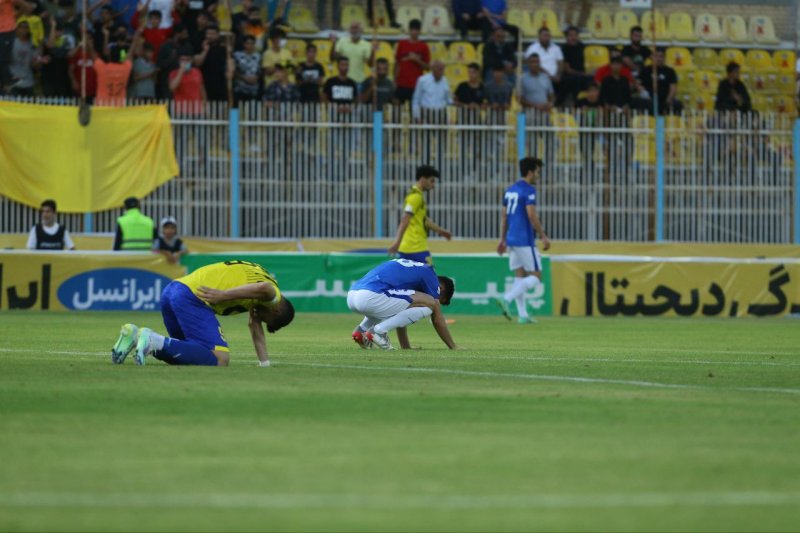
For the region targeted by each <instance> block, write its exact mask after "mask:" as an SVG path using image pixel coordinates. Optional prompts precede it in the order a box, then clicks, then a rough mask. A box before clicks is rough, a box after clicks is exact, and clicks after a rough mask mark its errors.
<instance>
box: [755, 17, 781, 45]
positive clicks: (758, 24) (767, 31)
mask: <svg viewBox="0 0 800 533" xmlns="http://www.w3.org/2000/svg"><path fill="white" fill-rule="evenodd" d="M750 36H751V37H752V38H753V40H754V41H755V42H757V43H759V44H779V43H780V42H781V40H780V39H778V36H777V35H775V26H774V25H773V24H772V19H771V18H769V17H767V16H765V15H757V16H753V17H750Z"/></svg>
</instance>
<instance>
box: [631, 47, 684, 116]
mask: <svg viewBox="0 0 800 533" xmlns="http://www.w3.org/2000/svg"><path fill="white" fill-rule="evenodd" d="M653 62H654V63H655V65H656V76H658V94H657V95H656V96H657V98H658V112H659V114H665V113H680V112H681V111H682V110H683V104H682V103H681V102H680V100H678V99H677V98H675V97H676V95H677V94H678V75H677V74H676V73H675V70H674V69H673V68H672V67H668V66H666V65H665V64H664V50H663V49H660V48H659V49H658V50H656V53H655V54H654V55H653ZM639 81H640V82H641V84H642V88H643V89H644V90H645V91H647V92H648V93H649V94H650V96H651V98H652V95H653V93H654V91H653V88H654V87H653V86H654V83H653V69H651V68H646V69H644V70H642V71H641V72H640V73H639Z"/></svg>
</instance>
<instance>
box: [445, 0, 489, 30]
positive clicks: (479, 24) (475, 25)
mask: <svg viewBox="0 0 800 533" xmlns="http://www.w3.org/2000/svg"><path fill="white" fill-rule="evenodd" d="M453 16H455V18H456V29H457V30H458V32H459V33H460V34H461V40H466V39H467V32H468V31H470V30H483V25H484V22H485V17H484V15H483V7H482V6H481V0H453Z"/></svg>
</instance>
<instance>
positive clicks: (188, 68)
mask: <svg viewBox="0 0 800 533" xmlns="http://www.w3.org/2000/svg"><path fill="white" fill-rule="evenodd" d="M193 59H194V52H193V51H192V49H191V47H186V48H183V49H181V51H180V52H179V53H178V68H176V69H175V70H173V71H172V72H170V74H169V90H170V91H172V96H173V98H174V99H175V102H176V104H177V106H178V111H179V113H182V114H183V113H185V114H199V113H200V111H201V109H202V105H203V103H204V102H205V101H206V90H205V87H203V73H202V72H200V69H198V68H195V67H194V66H193V64H192V61H193Z"/></svg>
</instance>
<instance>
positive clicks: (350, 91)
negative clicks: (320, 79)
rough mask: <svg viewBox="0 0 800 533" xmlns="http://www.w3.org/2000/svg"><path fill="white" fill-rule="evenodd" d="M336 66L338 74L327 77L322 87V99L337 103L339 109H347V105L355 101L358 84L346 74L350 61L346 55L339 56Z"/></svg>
mask: <svg viewBox="0 0 800 533" xmlns="http://www.w3.org/2000/svg"><path fill="white" fill-rule="evenodd" d="M336 68H337V71H338V74H337V75H336V76H334V77H332V78H329V79H328V81H326V82H325V86H324V87H323V89H322V101H323V102H325V103H330V104H338V105H339V109H340V110H341V111H349V110H350V107H349V106H350V105H352V104H354V103H356V97H357V96H358V84H356V82H355V80H354V79H352V78H351V77H350V76H348V74H349V72H350V61H349V60H348V59H347V58H346V57H339V59H338V61H337V62H336Z"/></svg>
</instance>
